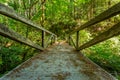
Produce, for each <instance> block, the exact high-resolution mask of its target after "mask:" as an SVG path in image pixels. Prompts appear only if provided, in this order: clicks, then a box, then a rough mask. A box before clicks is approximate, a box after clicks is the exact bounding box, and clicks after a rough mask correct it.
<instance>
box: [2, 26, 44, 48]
mask: <svg viewBox="0 0 120 80" xmlns="http://www.w3.org/2000/svg"><path fill="white" fill-rule="evenodd" d="M0 35H2V36H4V37H7V38H10V39H12V40H15V41H17V42H20V43H23V44H26V45H28V46H30V47H33V48H36V49H38V50H43V48H42V47H40V46H39V45H37V44H35V43H33V42H32V41H30V40H29V39H27V38H25V37H23V36H22V35H20V34H18V33H16V32H14V31H13V30H11V29H9V28H8V27H6V26H5V25H4V24H0Z"/></svg>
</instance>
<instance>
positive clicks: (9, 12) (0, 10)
mask: <svg viewBox="0 0 120 80" xmlns="http://www.w3.org/2000/svg"><path fill="white" fill-rule="evenodd" d="M0 14H2V15H5V16H8V17H10V18H12V19H15V20H17V21H20V22H22V23H25V24H27V25H29V26H32V27H34V28H36V29H38V30H43V31H45V32H47V33H49V34H52V35H54V36H56V35H55V34H54V33H52V32H50V31H48V30H46V29H44V28H43V27H40V26H39V25H37V24H34V23H33V22H32V21H30V20H28V19H25V18H23V17H21V16H20V15H19V14H17V13H16V12H15V11H14V10H13V9H11V8H9V7H8V6H5V5H4V4H1V3H0Z"/></svg>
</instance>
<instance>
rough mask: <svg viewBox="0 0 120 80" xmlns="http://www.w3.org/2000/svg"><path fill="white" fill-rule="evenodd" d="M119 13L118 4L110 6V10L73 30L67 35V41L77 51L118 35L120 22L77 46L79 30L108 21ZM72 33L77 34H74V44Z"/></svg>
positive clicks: (119, 7)
mask: <svg viewBox="0 0 120 80" xmlns="http://www.w3.org/2000/svg"><path fill="white" fill-rule="evenodd" d="M119 13H120V2H119V3H117V4H116V5H114V6H112V7H111V8H109V9H107V10H106V11H104V12H102V13H101V14H99V15H98V16H96V17H95V18H93V19H91V20H90V21H88V22H86V23H85V24H83V25H81V26H79V27H78V28H76V29H75V30H73V31H72V32H71V33H69V38H68V41H69V42H70V43H71V42H72V44H74V46H75V48H76V49H77V50H78V51H79V50H82V49H85V48H88V47H90V46H93V45H95V44H97V43H100V42H102V41H105V40H107V39H109V38H111V37H114V36H117V35H119V34H120V22H119V23H117V24H115V25H114V26H112V27H111V28H110V29H109V30H107V31H105V32H103V33H101V34H100V35H98V36H96V37H94V38H93V39H92V40H90V41H88V42H86V43H85V44H82V45H81V46H79V31H80V30H83V29H85V28H90V27H92V25H94V24H97V23H99V22H101V21H104V20H106V19H109V18H111V17H113V16H115V15H117V14H119ZM74 33H77V34H76V43H75V42H74V41H73V39H72V38H71V35H72V34H74Z"/></svg>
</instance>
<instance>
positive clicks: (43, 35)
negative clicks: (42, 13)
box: [42, 31, 45, 48]
mask: <svg viewBox="0 0 120 80" xmlns="http://www.w3.org/2000/svg"><path fill="white" fill-rule="evenodd" d="M44 39H45V32H44V31H42V47H43V48H44V47H45V45H44V43H45V42H44V41H45V40H44Z"/></svg>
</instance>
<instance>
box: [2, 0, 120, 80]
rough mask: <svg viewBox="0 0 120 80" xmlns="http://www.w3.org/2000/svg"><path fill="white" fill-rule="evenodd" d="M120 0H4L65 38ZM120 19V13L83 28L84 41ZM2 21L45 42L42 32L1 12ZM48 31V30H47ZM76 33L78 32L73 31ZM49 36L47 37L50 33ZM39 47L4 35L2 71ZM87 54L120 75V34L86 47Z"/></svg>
mask: <svg viewBox="0 0 120 80" xmlns="http://www.w3.org/2000/svg"><path fill="white" fill-rule="evenodd" d="M118 2H120V0H0V3H3V4H5V5H7V6H9V7H11V8H12V9H14V10H15V11H16V12H17V13H19V14H20V15H22V16H24V17H25V18H28V19H30V20H32V21H33V22H34V23H37V24H39V25H42V27H44V28H46V29H48V30H50V31H51V32H53V33H55V34H56V35H57V36H58V40H65V39H66V37H65V36H66V34H67V33H69V32H70V31H72V30H73V29H75V28H77V27H78V26H80V25H82V24H84V23H85V22H87V21H89V20H90V19H92V18H94V17H95V16H97V15H99V14H100V13H101V12H103V11H105V10H107V9H108V8H110V7H111V6H113V5H115V4H116V3H118ZM119 21H120V15H117V16H114V17H112V18H110V19H108V20H105V21H104V22H100V23H99V24H96V25H93V27H92V28H88V29H85V30H82V31H80V33H79V34H80V45H81V44H83V43H85V42H86V41H88V40H90V39H91V38H93V37H95V36H96V35H98V34H100V33H102V32H103V31H105V30H108V29H109V28H110V27H112V25H113V24H115V23H118V22H119ZM0 23H4V24H6V25H8V26H9V28H11V29H13V30H14V31H16V32H18V33H20V34H22V35H23V36H25V37H27V38H29V39H31V40H32V41H33V42H35V43H37V44H39V45H41V36H40V35H41V34H42V32H38V31H36V29H34V28H32V27H28V26H27V25H25V24H22V23H21V22H18V21H15V20H13V19H11V18H7V17H5V16H3V15H0ZM46 35H48V34H46ZM73 37H74V35H73ZM46 38H47V37H46ZM37 52H38V51H37V50H35V49H33V48H30V47H28V46H26V45H23V44H20V43H17V42H15V41H12V40H10V39H7V38H5V37H2V36H0V75H1V76H2V75H3V74H5V73H7V72H8V71H10V70H11V69H13V68H14V67H16V66H17V65H19V64H20V63H22V62H24V61H25V60H27V59H28V58H30V57H32V56H34V55H36V54H37ZM82 52H83V53H84V54H85V55H86V56H87V57H89V58H90V59H91V60H93V61H94V62H95V63H97V64H98V65H100V66H101V67H102V68H104V69H105V70H107V71H108V72H110V73H111V74H112V75H114V76H115V77H117V78H118V79H120V36H116V37H113V38H111V39H109V40H107V41H104V42H102V43H100V44H97V45H95V46H92V47H90V48H87V49H85V50H83V51H82Z"/></svg>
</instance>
